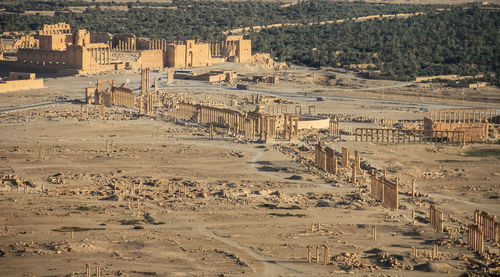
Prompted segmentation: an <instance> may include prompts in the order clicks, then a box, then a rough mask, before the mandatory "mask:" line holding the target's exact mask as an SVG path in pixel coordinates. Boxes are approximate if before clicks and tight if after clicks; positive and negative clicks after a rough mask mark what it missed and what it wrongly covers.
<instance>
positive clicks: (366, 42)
mask: <svg viewBox="0 0 500 277" xmlns="http://www.w3.org/2000/svg"><path fill="white" fill-rule="evenodd" d="M499 23H500V11H498V10H485V9H480V8H479V7H477V6H473V7H470V8H466V9H464V8H452V9H450V10H444V11H433V12H427V13H426V14H424V15H419V16H412V17H409V18H406V19H380V20H370V21H363V22H354V21H348V22H344V23H341V24H328V25H317V26H297V27H286V28H273V29H267V30H262V31H261V32H259V33H252V34H251V35H250V38H251V39H252V44H253V45H252V47H253V50H254V51H263V52H269V53H271V55H272V56H273V57H275V58H277V59H279V60H282V61H289V62H292V63H298V64H304V65H308V66H313V67H320V66H334V67H338V66H348V65H350V64H373V68H372V69H374V70H377V69H378V70H380V71H381V72H380V75H382V76H390V77H395V78H397V79H400V80H410V79H412V78H414V77H416V76H433V75H443V74H458V75H476V74H479V73H486V75H487V77H486V78H487V79H488V80H489V81H491V82H494V83H495V84H497V85H498V84H500V83H499V76H500V71H499V70H500V58H499V57H500V29H499V27H498V26H500V24H499ZM495 73H496V74H495ZM495 75H496V77H495V78H493V77H492V76H495Z"/></svg>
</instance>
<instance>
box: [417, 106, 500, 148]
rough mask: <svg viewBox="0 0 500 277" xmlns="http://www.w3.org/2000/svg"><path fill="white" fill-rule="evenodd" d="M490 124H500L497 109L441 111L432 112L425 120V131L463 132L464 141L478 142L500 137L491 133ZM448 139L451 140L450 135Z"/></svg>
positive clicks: (495, 133) (496, 133)
mask: <svg viewBox="0 0 500 277" xmlns="http://www.w3.org/2000/svg"><path fill="white" fill-rule="evenodd" d="M490 123H496V124H498V123H499V117H497V114H496V110H495V109H487V108H486V109H475V108H472V109H469V108H466V109H440V110H433V111H431V112H430V113H429V117H428V118H427V117H426V118H424V130H425V131H426V132H432V131H439V132H444V133H445V134H448V132H449V131H463V132H464V137H463V140H464V141H466V142H476V141H482V140H485V139H487V138H489V137H492V138H496V137H497V136H498V132H491V133H490V132H489V127H490ZM446 137H447V138H448V139H450V136H449V135H447V136H446ZM452 139H453V138H452Z"/></svg>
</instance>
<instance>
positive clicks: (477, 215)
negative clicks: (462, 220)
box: [474, 210, 500, 243]
mask: <svg viewBox="0 0 500 277" xmlns="http://www.w3.org/2000/svg"><path fill="white" fill-rule="evenodd" d="M496 218H497V217H496V216H495V215H494V214H489V213H487V212H484V211H483V212H480V211H478V210H476V211H475V212H474V223H475V224H477V226H478V228H479V230H480V231H481V232H483V234H484V237H485V238H486V239H487V240H491V241H493V242H495V243H496V242H498V241H499V240H500V239H499V236H500V223H498V222H496Z"/></svg>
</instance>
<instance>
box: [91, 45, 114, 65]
mask: <svg viewBox="0 0 500 277" xmlns="http://www.w3.org/2000/svg"><path fill="white" fill-rule="evenodd" d="M88 51H89V52H90V55H91V56H92V58H93V59H94V60H95V61H96V62H97V63H98V64H100V65H107V64H110V54H111V51H110V49H109V47H95V48H94V47H93V48H88Z"/></svg>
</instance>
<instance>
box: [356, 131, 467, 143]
mask: <svg viewBox="0 0 500 277" xmlns="http://www.w3.org/2000/svg"><path fill="white" fill-rule="evenodd" d="M354 139H355V141H358V139H359V141H371V142H374V141H375V142H386V143H388V142H390V143H428V142H431V143H432V142H444V143H448V144H451V143H453V144H464V143H465V142H466V141H467V140H466V137H465V133H464V131H462V130H455V131H433V130H405V129H380V128H356V129H355V130H354Z"/></svg>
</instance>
